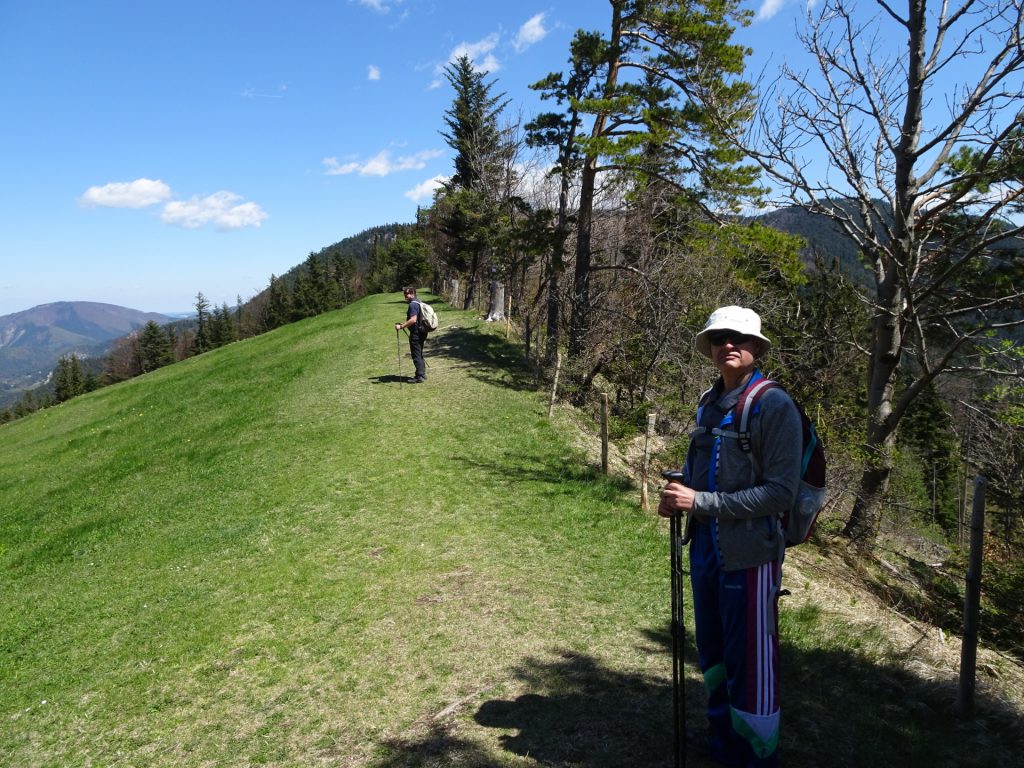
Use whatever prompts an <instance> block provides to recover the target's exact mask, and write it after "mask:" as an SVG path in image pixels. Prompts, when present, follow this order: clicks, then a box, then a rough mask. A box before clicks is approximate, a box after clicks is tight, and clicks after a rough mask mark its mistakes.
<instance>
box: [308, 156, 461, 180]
mask: <svg viewBox="0 0 1024 768" xmlns="http://www.w3.org/2000/svg"><path fill="white" fill-rule="evenodd" d="M440 154H441V150H439V149H425V150H423V151H422V152H416V153H415V154H412V155H404V156H402V157H397V158H394V159H392V158H391V152H390V150H387V149H383V150H381V151H380V152H378V153H377V154H376V155H374V156H373V157H371V158H370V159H369V160H367V161H366V162H365V163H361V162H359V161H356V160H354V161H350V162H347V163H340V162H338V158H336V157H325V158H324V159H323V164H324V167H325V168H326V171H325V173H326V174H327V175H328V176H344V175H346V174H349V173H355V172H357V171H358V173H359V175H360V176H389V175H390V174H392V173H397V172H399V171H416V170H419V169H421V168H423V167H424V166H426V164H427V161H428V160H432V159H434V158H435V157H438V156H439V155H440Z"/></svg>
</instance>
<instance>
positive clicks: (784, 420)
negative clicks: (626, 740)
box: [658, 306, 802, 768]
mask: <svg viewBox="0 0 1024 768" xmlns="http://www.w3.org/2000/svg"><path fill="white" fill-rule="evenodd" d="M696 347H697V350H698V351H699V352H700V353H701V354H702V355H704V356H705V357H708V358H710V360H711V362H712V363H714V365H715V367H716V368H717V369H718V373H719V378H718V380H717V381H716V382H715V384H714V386H713V387H711V389H709V390H708V391H707V392H705V393H704V394H703V395H701V398H700V402H699V406H698V409H697V429H696V430H695V431H694V433H693V435H692V436H691V440H690V446H689V449H688V451H687V454H686V464H685V466H684V467H683V477H684V481H683V482H681V483H680V482H670V483H668V485H667V486H666V487H665V488H664V490H663V491H662V493H661V501H660V503H659V506H658V514H659V515H661V516H662V517H672V516H675V515H680V514H683V513H685V514H686V521H685V524H684V525H685V531H684V534H685V535H684V537H683V540H684V541H689V542H690V582H691V586H692V588H693V611H694V619H695V624H696V626H695V636H696V643H697V655H698V658H699V661H700V669H701V672H703V675H704V685H705V689H706V693H707V697H708V704H707V718H708V729H707V738H706V739H705V738H704V737H703V735H702V734H699V733H694V734H689V735H688V740H689V741H690V742H691V746H693V747H694V749H695V750H697V751H701V752H704V753H706V754H708V756H710V757H711V759H712V760H714V761H716V762H718V763H721V764H723V765H729V766H741V767H742V768H755V766H756V767H758V768H761V767H765V766H768V767H770V766H778V765H779V756H778V739H779V631H778V624H779V621H778V618H779V603H778V596H779V583H780V581H781V578H782V559H783V553H784V550H785V541H784V537H783V534H782V531H781V529H780V523H779V519H780V515H782V514H783V513H784V512H785V511H786V510H788V509H789V508H790V507H791V506H792V505H793V502H794V499H795V498H796V495H797V490H798V487H799V483H800V473H801V451H802V448H801V437H802V424H801V419H800V415H799V412H798V411H797V408H796V406H795V405H794V403H793V401H792V400H791V399H790V397H789V395H787V394H786V392H785V391H784V390H783V389H782V388H771V389H767V390H766V391H764V392H763V396H760V397H758V398H757V400H756V408H757V409H758V412H757V413H756V414H755V415H753V416H752V417H751V418H750V419H749V422H748V428H747V429H748V435H747V436H744V437H743V439H741V436H740V433H739V432H737V431H736V430H737V429H738V427H737V426H730V425H732V424H733V418H734V413H733V411H734V406H735V405H736V404H737V402H739V400H740V398H741V396H742V395H743V393H744V391H745V390H746V389H747V388H748V387H751V386H753V385H754V384H756V382H758V381H759V380H764V377H763V376H762V375H761V373H760V372H759V371H758V370H757V363H758V360H759V359H760V358H761V357H763V356H764V354H765V353H766V352H767V351H768V350H769V348H770V347H771V341H769V340H768V339H767V338H766V337H765V336H764V335H762V333H761V318H760V316H759V315H758V314H757V313H756V312H754V311H753V310H751V309H747V308H745V307H735V306H730V307H721V308H719V309H716V310H715V311H714V312H713V313H712V314H711V317H710V318H709V319H708V321H707V323H706V324H705V326H704V329H703V330H702V331H701V332H700V333H698V334H697V337H696ZM746 402H747V401H746V400H744V403H745V404H746ZM735 419H736V421H737V424H738V423H739V420H740V415H739V414H735ZM741 443H742V445H741Z"/></svg>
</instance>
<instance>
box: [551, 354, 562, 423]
mask: <svg viewBox="0 0 1024 768" xmlns="http://www.w3.org/2000/svg"><path fill="white" fill-rule="evenodd" d="M561 372H562V352H561V350H559V351H558V352H557V353H556V354H555V382H554V383H553V384H552V385H551V401H550V402H549V403H548V418H549V419H550V418H551V411H552V410H553V409H554V407H555V398H557V397H558V374H560V373H561Z"/></svg>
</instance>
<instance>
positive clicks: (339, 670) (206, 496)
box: [0, 295, 1021, 768]
mask: <svg viewBox="0 0 1024 768" xmlns="http://www.w3.org/2000/svg"><path fill="white" fill-rule="evenodd" d="M404 311H405V305H404V303H403V302H402V301H401V299H400V297H399V296H397V295H386V296H373V297H369V298H367V299H365V300H363V301H361V302H359V303H357V304H355V305H353V306H351V307H348V308H346V309H345V310H342V311H340V312H336V313H332V314H330V315H326V316H322V317H319V318H314V319H310V320H307V321H304V322H301V323H297V324H295V325H292V326H288V327H285V328H281V329H279V330H277V331H275V332H274V333H271V334H267V335H265V336H261V337H258V338H254V339H250V340H248V341H245V342H241V343H238V344H234V345H231V346H229V347H226V348H222V349H220V350H217V351H215V352H212V353H209V354H207V355H203V356H201V357H199V358H194V359H191V360H189V361H186V362H184V363H180V364H177V365H174V366H171V367H168V368H165V369H162V370H160V371H157V372H155V373H153V374H150V375H147V376H144V377H141V378H139V379H136V380H133V381H130V382H126V383H124V384H121V385H118V386H115V387H110V388H107V389H104V390H101V391H98V392H95V393H92V394H90V395H87V396H84V397H80V398H76V399H74V400H72V401H69V402H67V403H65V404H64V405H62V406H60V407H57V408H53V409H49V410H46V411H43V412H40V413H38V414H35V415H34V416H32V417H29V418H26V419H23V420H20V421H17V422H13V423H11V424H8V425H5V426H4V427H2V428H0V441H2V445H3V450H2V452H0V608H2V612H3V615H2V624H0V691H2V696H0V765H4V766H7V765H10V766H72V765H74V766H250V765H273V766H357V765H358V766H374V767H375V768H387V767H388V766H406V765H467V766H503V765H543V766H556V765H557V766H563V765H565V766H568V765H579V766H607V767H609V768H610V767H611V766H629V765H634V766H657V765H667V764H669V762H670V748H671V728H670V715H671V680H670V670H671V663H670V655H669V648H668V633H667V630H668V627H667V620H668V605H669V604H668V562H667V561H668V557H667V542H666V540H665V526H663V525H662V524H661V523H660V522H659V521H657V520H656V519H655V517H654V516H653V515H651V514H647V515H644V514H641V513H640V512H639V511H638V510H637V504H636V500H637V493H636V491H635V490H633V489H632V488H630V487H629V484H628V483H626V482H625V481H622V480H615V479H612V480H607V479H604V478H601V477H600V476H599V475H598V473H597V472H596V471H595V470H594V469H593V468H592V467H591V466H588V463H587V461H586V460H585V459H584V458H583V457H582V456H581V455H580V453H579V450H578V449H577V448H575V447H573V446H575V445H577V444H578V436H577V435H575V434H574V433H573V429H572V427H571V425H570V424H569V423H568V421H563V420H561V419H558V418H556V419H555V421H554V422H553V423H552V422H549V421H548V420H547V419H546V418H545V413H546V403H545V401H544V398H543V396H542V395H540V394H538V393H536V392H535V391H533V390H532V388H531V387H530V386H528V385H529V381H528V380H527V378H526V377H525V375H524V372H523V371H522V370H521V369H520V368H519V367H518V364H517V362H516V361H517V360H518V355H519V353H518V352H517V351H516V349H515V348H514V347H512V346H511V345H509V344H508V343H507V342H505V340H504V339H503V337H502V336H501V335H500V334H498V333H495V332H493V330H492V329H490V328H488V327H487V326H486V325H484V324H481V323H479V322H478V321H476V320H475V319H474V318H472V317H471V316H470V315H468V314H466V313H461V312H454V311H451V310H447V311H445V310H444V309H443V308H442V312H441V318H442V326H443V327H442V329H441V331H439V332H438V333H437V334H435V335H434V336H433V337H432V338H431V339H430V341H429V342H428V346H427V350H428V362H429V365H430V369H429V379H428V382H427V383H426V384H425V385H421V386H414V385H409V384H402V383H401V382H400V381H399V380H398V378H397V373H398V368H399V364H400V363H399V359H398V353H399V352H400V354H401V366H402V367H403V373H404V374H405V375H409V374H411V372H412V368H411V364H410V361H409V359H408V356H407V344H406V341H405V338H404V336H403V337H402V338H401V339H399V340H396V337H395V333H394V330H393V325H392V323H393V322H394V320H396V319H401V318H403V317H404ZM396 341H397V342H398V343H397V344H396ZM802 588H803V589H806V587H804V586H802ZM783 631H784V633H786V634H787V635H788V636H787V637H786V638H785V639H784V642H785V643H787V644H788V646H789V648H788V649H787V651H786V654H787V655H785V656H784V664H786V665H787V666H786V667H785V669H786V675H787V678H786V682H785V683H784V686H786V687H785V688H784V707H790V709H788V710H787V714H786V718H787V719H786V723H787V730H786V732H785V734H784V739H783V746H784V749H785V748H787V747H788V748H789V753H790V754H791V755H792V756H793V758H794V759H792V760H791V761H790V763H789V764H791V765H805V766H812V765H824V764H829V765H883V764H891V763H894V762H897V761H898V762H901V763H902V764H903V765H905V766H912V765H922V766H923V765H943V764H949V765H972V764H978V765H989V764H993V763H991V762H990V758H991V757H992V755H993V753H992V752H991V751H990V752H989V753H988V755H987V756H982V757H986V760H985V761H984V762H972V760H974V758H975V757H978V755H977V752H978V749H977V742H972V741H971V738H970V734H971V733H972V732H971V731H967V730H961V731H959V733H960V736H959V737H958V742H959V744H952V745H951V744H949V743H948V736H949V734H950V733H953V732H956V730H955V729H956V728H958V727H959V726H956V723H955V720H954V719H953V718H952V716H951V715H950V714H949V713H948V712H947V711H946V710H945V709H944V708H943V707H942V706H941V705H939V704H937V703H936V702H937V701H940V700H941V699H942V697H943V696H945V695H946V693H947V691H945V690H942V691H935V690H932V688H933V686H931V685H930V684H926V683H919V681H918V682H915V681H913V680H912V679H910V678H907V677H903V676H902V672H897V671H893V670H890V669H887V668H886V667H885V665H880V664H878V663H876V660H877V659H878V658H879V654H878V653H876V649H877V648H878V647H880V646H884V645H885V640H884V638H876V637H869V636H865V634H864V633H863V632H862V631H859V630H857V629H856V628H851V626H850V625H848V624H843V623H841V622H837V621H835V620H832V619H830V618H829V616H828V611H827V606H826V608H825V609H822V608H820V607H815V606H813V605H812V606H810V607H808V606H807V605H804V606H802V607H801V608H800V609H799V610H794V611H792V612H790V613H789V615H788V616H787V615H785V614H784V623H783ZM847 681H848V682H849V685H848V688H847V687H846V683H847ZM690 682H691V685H690V700H689V705H690V712H691V719H692V721H693V722H694V723H697V722H699V716H700V708H701V701H700V698H699V681H698V676H697V675H696V672H695V670H693V669H692V668H691V681H690ZM880 692H881V693H880ZM879 695H885V696H886V697H889V696H893V697H896V696H901V697H903V698H904V699H906V700H907V701H908V702H911V703H912V704H913V706H909V705H908V707H907V708H905V709H898V708H897V710H896V711H892V710H886V711H885V712H877V711H874V710H872V709H871V706H872V704H873V702H875V701H877V698H878V696H879ZM844 697H845V698H844ZM853 711H856V712H858V716H857V717H855V718H854V717H851V712H853ZM986 722H987V726H986V727H987V729H988V730H987V733H989V735H992V734H993V733H994V734H995V735H996V736H997V737H998V738H997V742H998V743H999V744H1001V745H1002V746H1000V747H999V749H1000V750H1002V749H1004V747H1005V749H1006V750H1007V751H1006V752H1005V753H1006V754H1013V753H1014V752H1013V750H1017V751H1018V752H1017V753H1018V754H1019V748H1020V744H1021V742H1020V741H1014V739H1018V738H1019V732H1017V731H1015V730H1014V726H1013V723H1012V722H1010V721H1007V720H1005V719H1003V718H1001V717H998V716H997V717H994V718H993V719H992V720H991V721H986ZM848 723H855V724H856V730H851V728H850V727H849V726H848V725H847V724H848ZM874 737H878V738H874ZM837 739H838V743H841V744H842V745H843V749H842V751H841V753H840V754H835V750H834V745H835V744H836V743H837ZM950 750H952V751H950ZM999 754H1004V752H999V753H998V754H997V755H996V756H997V758H998V755H999ZM947 757H949V758H950V759H952V760H953V761H954V762H944V760H946V758H947ZM695 764H696V763H695ZM994 764H999V762H998V759H997V760H996V763H994Z"/></svg>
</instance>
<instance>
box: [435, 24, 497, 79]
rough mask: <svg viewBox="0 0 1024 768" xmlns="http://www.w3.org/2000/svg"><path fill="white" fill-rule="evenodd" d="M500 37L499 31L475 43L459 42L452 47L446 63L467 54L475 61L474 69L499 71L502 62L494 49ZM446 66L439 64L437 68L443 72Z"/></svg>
mask: <svg viewBox="0 0 1024 768" xmlns="http://www.w3.org/2000/svg"><path fill="white" fill-rule="evenodd" d="M498 39H499V38H498V33H497V32H495V33H493V34H490V35H488V36H487V37H485V38H484V39H483V40H478V41H476V42H475V43H465V42H463V43H459V44H458V45H457V46H455V47H454V48H453V49H452V52H451V53H450V54H449V56H448V61H447V62H446V63H448V64H451V63H452V62H454V61H455V60H456V59H461V58H462V57H463V56H465V57H466V58H468V59H469V60H470V61H472V62H473V69H475V70H476V71H477V72H497V71H498V70H499V69H501V64H500V62H499V61H498V59H497V58H496V57H495V56H494V54H493V53H492V51H494V49H495V48H497V47H498ZM444 67H445V65H444V64H440V65H438V66H437V69H436V72H437V74H441V72H443V71H444Z"/></svg>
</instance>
